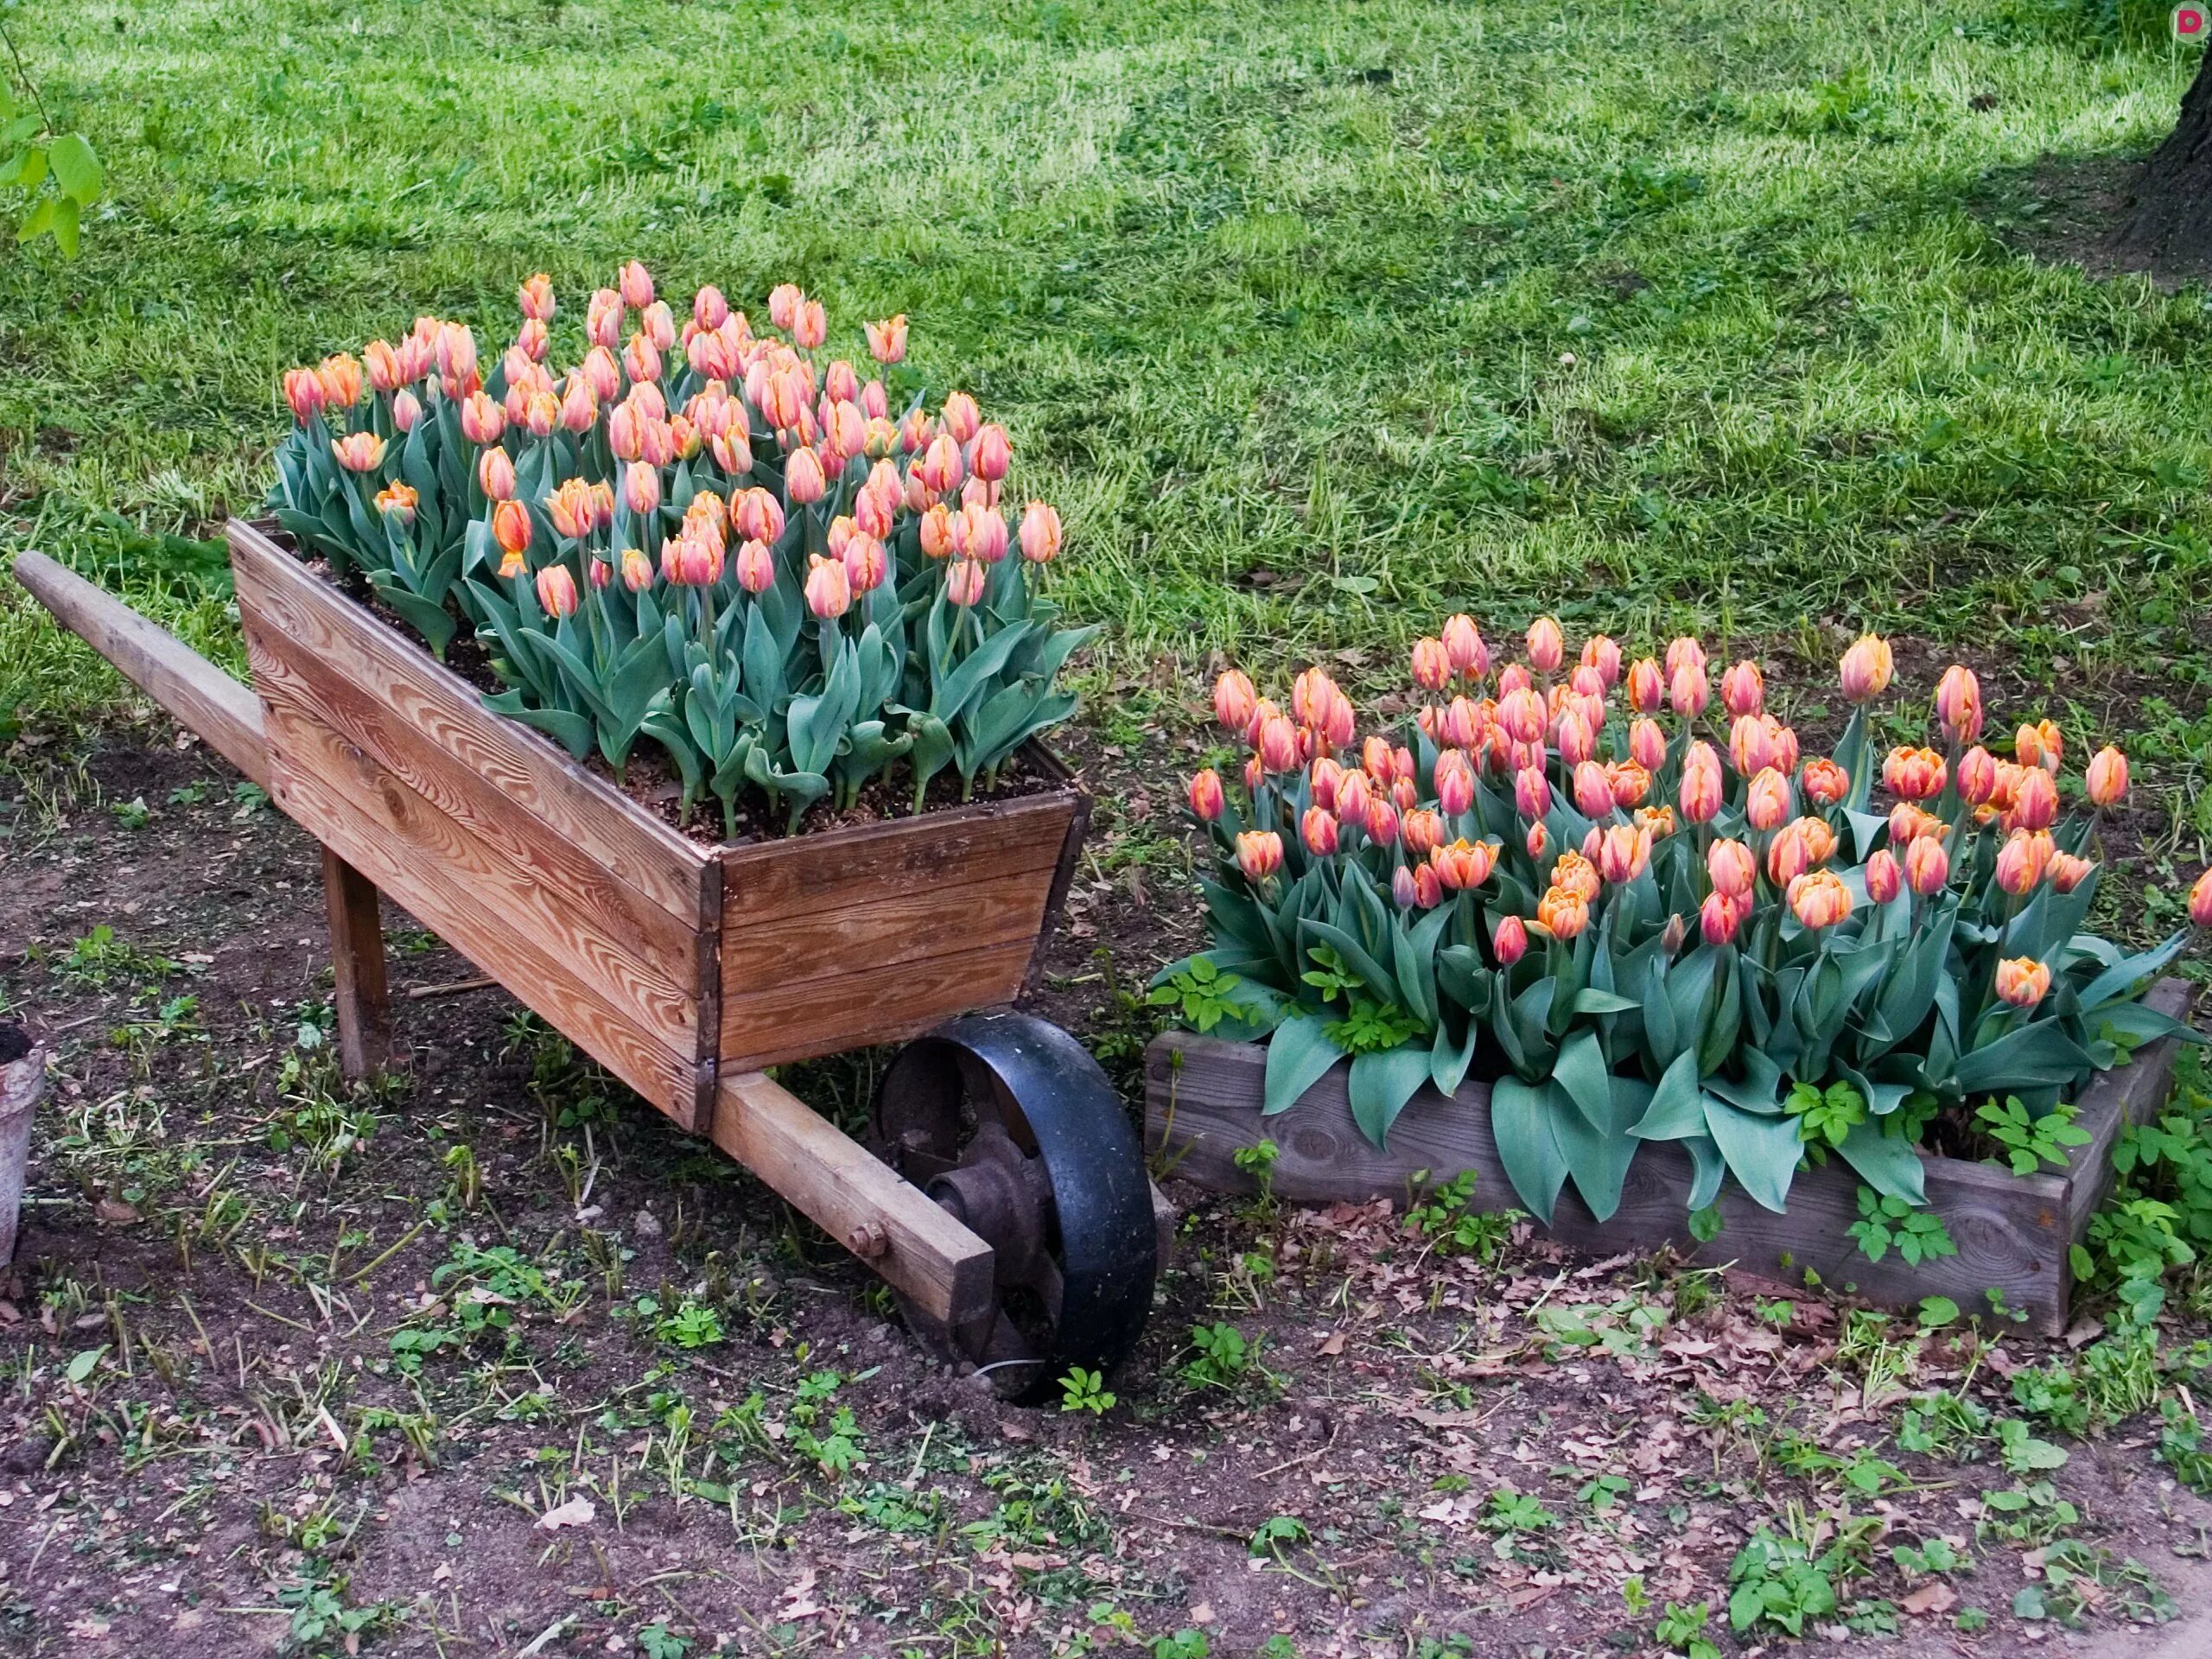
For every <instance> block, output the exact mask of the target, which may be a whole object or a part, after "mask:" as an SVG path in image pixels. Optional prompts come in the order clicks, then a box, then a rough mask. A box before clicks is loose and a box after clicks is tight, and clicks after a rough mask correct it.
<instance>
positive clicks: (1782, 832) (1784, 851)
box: [1766, 819, 1813, 888]
mask: <svg viewBox="0 0 2212 1659" xmlns="http://www.w3.org/2000/svg"><path fill="white" fill-rule="evenodd" d="M1802 822H1803V820H1802V819H1797V820H1794V821H1793V822H1791V823H1785V824H1784V825H1783V826H1782V828H1781V829H1779V830H1778V831H1777V832H1776V834H1775V836H1774V839H1773V840H1771V841H1770V842H1767V847H1766V874H1767V879H1768V880H1770V881H1771V882H1773V883H1774V885H1775V886H1776V887H1783V888H1787V887H1789V884H1790V883H1791V882H1792V881H1795V880H1796V879H1797V878H1798V877H1799V876H1801V875H1802V874H1805V872H1806V871H1807V870H1809V869H1810V868H1813V855H1812V851H1811V849H1809V848H1808V846H1807V845H1806V843H1805V837H1804V836H1803V835H1802V833H1801V832H1800V830H1799V829H1798V825H1799V824H1800V823H1802Z"/></svg>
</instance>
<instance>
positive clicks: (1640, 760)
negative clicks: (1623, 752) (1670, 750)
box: [1628, 718, 1667, 772]
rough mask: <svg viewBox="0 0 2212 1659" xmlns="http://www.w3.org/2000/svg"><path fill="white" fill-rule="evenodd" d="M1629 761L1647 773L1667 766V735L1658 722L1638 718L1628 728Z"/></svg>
mask: <svg viewBox="0 0 2212 1659" xmlns="http://www.w3.org/2000/svg"><path fill="white" fill-rule="evenodd" d="M1628 753H1629V759H1630V760H1633V761H1635V762H1636V764H1637V766H1642V767H1643V769H1644V770H1645V771H1646V772H1656V771H1658V770H1659V768H1660V767H1662V766H1665V765H1666V764H1667V734H1666V733H1665V732H1663V731H1662V730H1661V729H1660V727H1659V722H1658V721H1656V720H1647V719H1643V718H1638V719H1637V720H1635V721H1631V722H1630V725H1629V728H1628Z"/></svg>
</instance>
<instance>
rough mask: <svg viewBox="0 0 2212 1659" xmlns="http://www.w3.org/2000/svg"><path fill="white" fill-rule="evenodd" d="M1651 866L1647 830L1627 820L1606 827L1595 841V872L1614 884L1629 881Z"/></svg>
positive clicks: (1649, 842) (1649, 839)
mask: <svg viewBox="0 0 2212 1659" xmlns="http://www.w3.org/2000/svg"><path fill="white" fill-rule="evenodd" d="M1650 866H1651V832H1650V831H1649V829H1637V827H1636V826H1635V825H1634V824H1631V823H1616V824H1613V825H1611V826H1610V827H1609V828H1608V829H1606V830H1605V835H1604V836H1603V837H1602V838H1601V839H1600V840H1599V843H1598V872H1599V874H1601V875H1603V876H1604V877H1605V880H1608V881H1611V882H1613V883H1615V884H1617V885H1618V883H1621V882H1624V881H1633V880H1636V878H1637V876H1639V875H1642V874H1643V873H1644V871H1645V870H1647V869H1649V868H1650Z"/></svg>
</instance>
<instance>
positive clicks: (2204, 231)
mask: <svg viewBox="0 0 2212 1659" xmlns="http://www.w3.org/2000/svg"><path fill="white" fill-rule="evenodd" d="M2126 212H2127V218H2126V220H2125V221H2124V222H2123V223H2122V224H2121V225H2120V226H2119V227H2118V228H2117V229H2116V230H2115V231H2114V232H2113V238H2112V247H2113V252H2114V253H2115V254H2118V255H2120V256H2122V257H2126V259H2127V260H2128V262H2129V263H2130V264H2144V263H2152V262H2155V263H2156V264H2161V265H2168V266H2182V267H2188V268H2190V269H2193V270H2200V271H2202V270H2212V54H2208V55H2207V56H2206V58H2205V60H2204V61H2203V63H2202V65H2201V66H2200V67H2199V68H2198V69H2197V72H2196V80H2195V81H2194V82H2192V83H2191V84H2190V89H2189V91H2188V92H2186V93H2184V94H2183V97H2182V100H2181V119H2180V120H2179V121H2177V123H2175V124H2174V130H2173V131H2172V133H2171V135H2170V136H2169V137H2167V139H2166V142H2165V143H2163V144H2161V145H2159V146H2158V149H2157V150H2156V151H2154V152H2153V153H2152V156H2151V157H2150V159H2149V160H2147V161H2145V162H2144V163H2143V171H2142V174H2141V175H2140V176H2139V178H2138V179H2137V181H2136V184H2135V188H2134V192H2133V196H2132V197H2131V199H2130V200H2129V201H2128V203H2127V205H2126Z"/></svg>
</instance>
